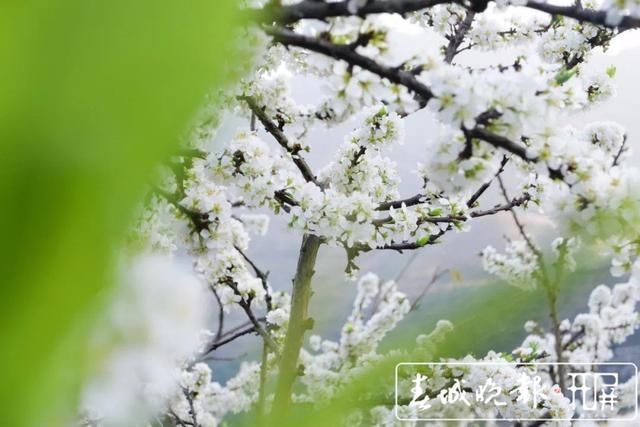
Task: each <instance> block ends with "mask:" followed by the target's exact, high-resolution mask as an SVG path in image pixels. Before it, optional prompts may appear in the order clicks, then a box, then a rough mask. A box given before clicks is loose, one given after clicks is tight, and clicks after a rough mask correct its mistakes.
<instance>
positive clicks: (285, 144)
mask: <svg viewBox="0 0 640 427" xmlns="http://www.w3.org/2000/svg"><path fill="white" fill-rule="evenodd" d="M239 99H240V100H241V101H244V102H246V103H247V105H248V106H249V109H250V110H251V111H252V113H253V114H254V115H255V117H257V118H258V120H260V123H262V125H263V126H264V128H265V129H266V131H267V132H269V133H270V134H271V135H272V136H273V137H274V138H275V140H276V141H277V142H278V144H280V146H281V147H282V148H284V150H285V151H286V152H287V153H289V154H290V155H291V159H292V160H293V163H295V165H296V166H297V167H298V169H299V170H300V173H301V174H302V176H303V177H304V179H305V180H306V181H307V182H313V183H314V184H316V185H319V184H318V181H317V180H316V176H315V174H314V173H313V171H312V170H311V167H310V166H309V164H308V163H307V162H306V161H305V160H304V159H303V158H302V157H301V156H300V154H299V151H300V150H299V149H295V147H293V146H291V145H290V143H289V139H288V138H287V136H286V135H285V134H284V132H283V131H282V130H281V129H280V128H279V127H278V125H276V124H275V123H274V122H273V120H271V119H270V118H269V116H268V115H267V113H266V112H265V111H264V107H263V106H260V105H258V103H257V102H256V100H255V99H254V98H252V97H250V96H241V97H239Z"/></svg>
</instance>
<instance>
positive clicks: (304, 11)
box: [275, 0, 450, 24]
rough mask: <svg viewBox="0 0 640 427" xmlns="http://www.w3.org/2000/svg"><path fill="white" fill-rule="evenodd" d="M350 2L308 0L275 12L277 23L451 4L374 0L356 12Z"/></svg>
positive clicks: (424, 0)
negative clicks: (351, 7)
mask: <svg viewBox="0 0 640 427" xmlns="http://www.w3.org/2000/svg"><path fill="white" fill-rule="evenodd" d="M349 3H351V2H350V1H349V0H345V1H341V2H336V3H327V2H322V1H313V0H306V1H302V2H300V3H296V4H293V5H290V6H283V7H281V8H278V9H276V10H275V14H276V16H275V21H276V22H279V23H281V24H290V23H293V22H296V21H299V20H300V19H321V20H324V19H327V18H333V17H337V16H366V15H372V14H375V13H400V14H403V13H408V12H415V11H417V10H421V9H426V8H429V7H432V6H435V5H438V4H445V3H450V2H449V1H445V0H373V1H368V2H367V3H366V4H365V5H364V6H362V7H361V8H359V9H358V10H356V11H355V13H354V11H353V10H352V9H350V7H349Z"/></svg>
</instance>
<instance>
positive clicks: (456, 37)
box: [444, 11, 476, 64]
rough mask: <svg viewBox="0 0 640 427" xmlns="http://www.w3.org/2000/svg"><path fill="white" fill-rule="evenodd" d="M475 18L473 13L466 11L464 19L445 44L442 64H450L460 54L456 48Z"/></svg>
mask: <svg viewBox="0 0 640 427" xmlns="http://www.w3.org/2000/svg"><path fill="white" fill-rule="evenodd" d="M475 16H476V13H475V12H473V11H467V14H466V15H465V17H464V19H463V20H462V21H461V22H460V23H459V24H458V26H457V27H456V31H455V32H454V33H453V34H452V35H451V36H450V38H449V44H447V48H446V50H445V53H444V62H446V63H447V64H451V63H452V62H453V58H454V57H455V56H456V55H457V54H458V53H459V52H460V51H459V50H458V48H459V47H460V45H461V44H462V42H463V41H464V38H465V36H466V35H467V33H468V32H469V30H470V29H471V24H472V23H473V19H474V18H475Z"/></svg>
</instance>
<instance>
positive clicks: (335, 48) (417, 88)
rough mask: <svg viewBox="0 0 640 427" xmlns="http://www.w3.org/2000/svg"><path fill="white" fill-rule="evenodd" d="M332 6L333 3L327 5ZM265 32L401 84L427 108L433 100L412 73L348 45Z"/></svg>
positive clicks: (268, 29)
mask: <svg viewBox="0 0 640 427" xmlns="http://www.w3.org/2000/svg"><path fill="white" fill-rule="evenodd" d="M327 4H332V3H327ZM264 31H265V32H266V33H267V34H269V35H271V36H272V37H273V39H274V40H275V41H276V42H278V43H282V44H284V45H286V46H295V47H299V48H303V49H307V50H310V51H313V52H317V53H321V54H323V55H327V56H329V57H331V58H334V59H338V60H342V61H346V62H347V63H349V64H351V65H356V66H358V67H360V68H362V69H364V70H367V71H370V72H372V73H374V74H377V75H379V76H380V77H383V78H385V79H387V80H389V81H390V82H391V83H395V84H399V85H402V86H404V87H406V88H407V89H409V90H410V91H412V92H413V93H414V94H415V96H416V99H417V101H418V102H419V103H420V105H422V106H425V105H426V104H427V102H428V101H429V100H430V99H431V98H433V93H432V92H431V90H430V89H429V88H428V87H427V86H426V85H424V84H422V83H420V81H418V79H417V78H416V77H415V76H414V75H413V74H412V73H410V72H408V71H403V70H402V69H399V68H397V67H389V66H386V65H383V64H380V63H378V62H376V61H374V60H373V59H371V58H368V57H366V56H363V55H360V54H359V53H357V52H355V51H354V50H353V49H351V48H350V47H349V46H348V45H340V44H334V43H331V42H329V41H326V40H322V39H319V38H316V37H309V36H305V35H302V34H298V33H296V32H294V31H291V30H287V29H284V28H279V27H264Z"/></svg>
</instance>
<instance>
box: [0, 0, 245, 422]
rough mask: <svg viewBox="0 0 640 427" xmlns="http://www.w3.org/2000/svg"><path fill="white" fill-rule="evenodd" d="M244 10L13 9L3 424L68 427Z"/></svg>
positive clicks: (210, 4) (0, 374)
mask: <svg viewBox="0 0 640 427" xmlns="http://www.w3.org/2000/svg"><path fill="white" fill-rule="evenodd" d="M235 4H236V2H235V1H233V0H229V1H221V0H217V1H208V0H193V1H188V2H175V1H150V0H141V1H133V2H132V1H122V0H116V1H109V2H100V1H86V0H67V1H52V0H39V1H34V0H21V1H9V2H3V6H2V13H1V14H0V63H2V67H0V93H1V94H2V95H1V96H0V139H1V141H2V142H1V143H0V207H1V209H0V226H1V227H2V230H1V233H2V237H1V239H2V245H1V248H2V249H1V253H0V266H1V267H0V271H1V272H2V286H0V305H1V306H0V337H1V339H2V350H1V351H0V378H2V382H1V383H0V401H2V402H3V404H2V407H3V414H2V424H3V425H7V426H12V427H20V426H41V425H46V426H56V425H63V424H65V421H64V420H65V417H66V416H68V414H69V413H70V412H72V411H73V410H74V409H75V408H74V406H73V405H74V404H75V403H74V396H75V390H76V389H77V385H78V383H79V381H80V379H81V376H82V373H83V366H84V365H85V363H84V362H85V360H84V356H83V351H84V348H85V346H84V344H83V336H84V334H85V330H86V329H87V328H86V326H87V324H88V323H89V321H90V320H91V318H92V316H93V313H94V311H95V310H96V309H97V308H99V304H97V301H98V297H99V295H100V293H101V291H102V290H103V289H105V288H106V287H107V286H108V284H109V283H110V281H111V279H112V277H110V275H112V271H113V267H114V265H115V261H116V260H115V257H116V250H115V248H116V246H117V245H118V244H119V243H120V242H121V240H122V237H123V235H124V233H125V231H126V228H127V225H128V224H129V223H130V220H131V218H132V212H133V209H134V208H135V206H136V203H137V200H140V198H141V195H142V193H143V191H144V183H145V182H146V181H148V180H149V178H150V177H151V176H152V173H153V169H154V166H155V165H157V163H158V161H159V160H160V159H162V158H164V157H166V156H167V155H168V154H169V153H170V152H171V150H172V149H174V148H175V146H176V144H177V143H178V141H179V137H180V135H181V134H182V133H183V132H184V131H185V130H186V125H187V124H188V123H189V119H190V117H191V116H192V115H193V114H194V113H195V111H196V110H197V107H198V106H199V105H201V104H202V103H203V101H204V96H205V94H206V93H208V92H211V90H212V89H214V88H215V87H216V86H218V85H220V84H222V82H223V80H224V72H223V71H224V70H223V67H224V66H226V65H227V64H225V62H224V61H227V62H228V58H230V57H232V56H233V55H230V52H225V51H224V50H225V49H227V48H230V46H229V41H230V39H231V37H230V34H231V33H232V31H233V28H234V25H235V24H237V22H238V14H237V13H236V11H235Z"/></svg>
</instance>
